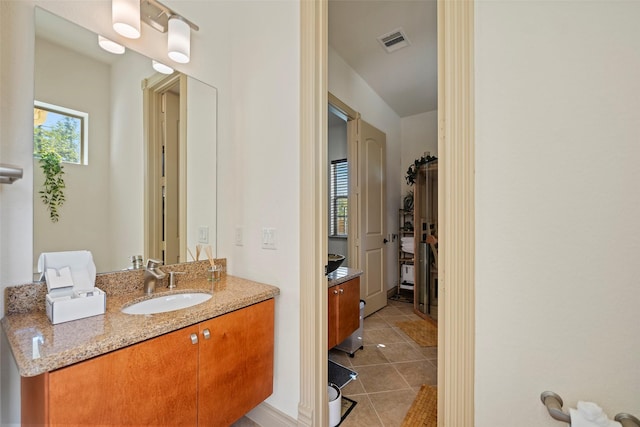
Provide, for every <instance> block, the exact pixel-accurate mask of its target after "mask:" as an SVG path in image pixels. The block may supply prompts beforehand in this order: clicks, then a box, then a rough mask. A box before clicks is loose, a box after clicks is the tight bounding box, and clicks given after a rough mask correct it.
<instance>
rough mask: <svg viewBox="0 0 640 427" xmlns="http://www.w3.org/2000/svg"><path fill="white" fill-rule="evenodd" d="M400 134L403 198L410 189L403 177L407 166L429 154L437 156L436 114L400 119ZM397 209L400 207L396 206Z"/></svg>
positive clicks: (428, 112) (401, 188) (432, 112)
mask: <svg viewBox="0 0 640 427" xmlns="http://www.w3.org/2000/svg"><path fill="white" fill-rule="evenodd" d="M400 134H401V139H402V144H401V146H402V150H401V152H400V177H399V179H400V193H401V195H402V196H403V197H404V195H405V194H406V193H407V191H409V190H411V189H412V187H410V186H408V185H407V180H406V179H405V176H406V175H407V169H409V165H411V164H413V162H414V161H415V160H416V159H419V158H420V157H422V156H424V153H425V152H429V153H430V155H432V156H437V155H438V112H437V111H427V112H426V113H420V114H415V115H413V116H408V117H403V118H401V119H400ZM398 207H401V206H400V205H398Z"/></svg>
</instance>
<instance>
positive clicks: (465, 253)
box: [298, 0, 475, 427]
mask: <svg viewBox="0 0 640 427" xmlns="http://www.w3.org/2000/svg"><path fill="white" fill-rule="evenodd" d="M327 17H328V0H316V1H309V0H301V1H300V242H301V244H300V283H301V286H300V401H299V404H298V425H300V426H309V427H311V426H324V425H327V423H328V396H327V391H326V390H327V351H326V348H327V292H326V290H327V279H326V277H325V276H324V274H323V269H324V265H325V264H326V261H327V260H326V258H327V256H326V253H327V250H326V249H327V243H326V236H327V219H326V214H325V213H326V212H327V201H326V197H325V195H326V190H327V171H326V169H327V154H326V153H327V103H328V102H327V88H328V82H327V79H328V75H327V74H328V71H327V48H328V35H327V31H328V20H327ZM474 113H475V103H474V1H473V0H458V1H451V0H438V154H439V157H440V160H441V161H440V162H439V170H438V192H439V200H438V216H439V217H440V218H443V226H442V227H441V229H440V230H439V233H440V235H439V236H438V237H439V244H438V245H439V250H440V253H439V255H440V256H439V259H438V271H439V294H440V296H441V298H442V300H441V305H442V310H443V313H442V314H441V322H440V327H439V328H438V426H440V427H442V426H454V425H455V426H459V427H472V426H473V425H474V360H475V209H474V207H475V197H474V196H475V186H474V185H475V180H474V167H475V150H474V144H475V115H474ZM445 194H446V195H447V196H446V197H445V196H444V195H445Z"/></svg>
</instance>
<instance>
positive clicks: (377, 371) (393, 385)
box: [357, 364, 433, 393]
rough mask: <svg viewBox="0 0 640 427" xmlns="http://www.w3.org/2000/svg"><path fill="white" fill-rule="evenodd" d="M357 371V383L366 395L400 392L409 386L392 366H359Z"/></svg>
mask: <svg viewBox="0 0 640 427" xmlns="http://www.w3.org/2000/svg"><path fill="white" fill-rule="evenodd" d="M431 366H433V365H431ZM357 371H358V381H360V382H361V383H362V387H363V388H364V391H365V392H366V393H375V392H379V391H390V390H400V389H403V388H408V387H410V386H411V384H410V383H408V382H407V381H406V380H405V379H404V377H403V376H402V375H400V374H399V373H398V371H397V370H396V369H395V367H394V365H390V364H384V365H371V366H361V367H359V368H358V369H357Z"/></svg>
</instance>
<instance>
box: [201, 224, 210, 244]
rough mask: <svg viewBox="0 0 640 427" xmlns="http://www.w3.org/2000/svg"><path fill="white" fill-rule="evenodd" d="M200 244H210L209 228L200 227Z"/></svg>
mask: <svg viewBox="0 0 640 427" xmlns="http://www.w3.org/2000/svg"><path fill="white" fill-rule="evenodd" d="M198 243H209V227H205V226H200V227H198Z"/></svg>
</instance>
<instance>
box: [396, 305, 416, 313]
mask: <svg viewBox="0 0 640 427" xmlns="http://www.w3.org/2000/svg"><path fill="white" fill-rule="evenodd" d="M398 304H399V305H396V306H394V307H396V308H397V309H398V310H400V312H401V313H402V314H407V315H416V314H415V313H414V311H413V304H407V303H398Z"/></svg>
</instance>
